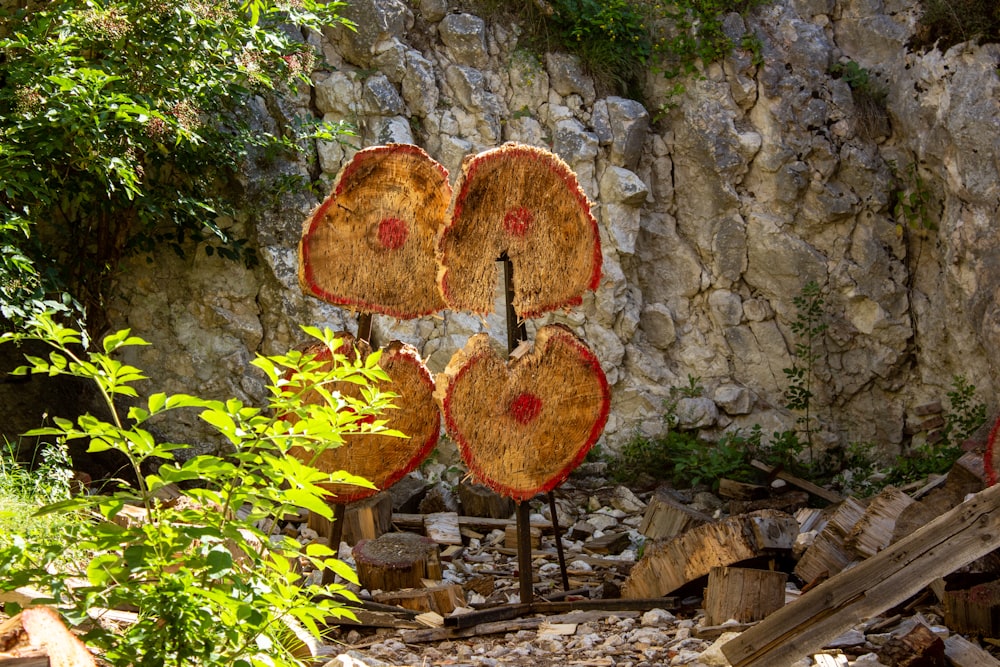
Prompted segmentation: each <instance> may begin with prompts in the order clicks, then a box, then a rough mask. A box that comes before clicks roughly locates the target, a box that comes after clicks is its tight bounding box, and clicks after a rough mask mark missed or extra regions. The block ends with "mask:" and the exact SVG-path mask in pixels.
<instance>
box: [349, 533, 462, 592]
mask: <svg viewBox="0 0 1000 667" xmlns="http://www.w3.org/2000/svg"><path fill="white" fill-rule="evenodd" d="M351 552H352V553H353V554H354V562H355V564H356V565H357V567H358V580H359V581H360V582H361V585H362V586H364V587H365V588H367V589H368V590H370V591H373V590H383V591H398V590H400V589H402V588H420V587H422V586H423V580H424V579H435V580H437V579H440V578H441V576H442V572H441V560H440V556H439V555H438V546H437V544H436V543H435V542H434V540H432V539H430V538H429V537H424V536H423V535H417V534H415V533H386V534H385V535H382V536H381V537H378V538H376V539H374V540H361V541H360V542H358V543H357V545H355V547H354V548H353V549H352V550H351Z"/></svg>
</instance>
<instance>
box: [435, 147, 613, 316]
mask: <svg viewBox="0 0 1000 667" xmlns="http://www.w3.org/2000/svg"><path fill="white" fill-rule="evenodd" d="M448 218H449V222H448V224H447V226H446V227H445V228H444V229H443V231H442V233H441V239H440V240H439V241H438V261H439V262H440V264H441V269H440V271H439V273H438V284H439V285H440V286H441V292H442V294H443V296H444V299H445V301H446V302H447V304H448V307H449V308H451V309H452V310H466V311H472V312H474V313H479V314H485V313H489V312H492V310H493V307H494V302H495V293H496V268H495V267H496V261H497V259H498V258H500V257H501V256H503V255H506V256H507V257H508V258H509V259H510V261H511V264H512V265H513V267H514V296H513V302H512V303H513V306H514V310H516V311H517V314H518V315H519V316H520V317H523V318H529V317H537V316H538V315H540V314H542V313H545V312H548V311H551V310H558V309H561V308H568V307H570V306H576V305H579V304H580V303H581V302H582V299H583V294H584V293H585V292H587V291H588V290H594V289H597V285H598V283H599V282H600V279H601V240H600V234H599V232H598V229H597V222H596V221H595V220H594V216H593V215H591V213H590V202H589V201H588V199H587V195H586V194H584V192H583V190H582V189H581V188H580V184H579V182H578V181H577V178H576V174H574V173H573V170H572V169H570V168H569V165H567V164H566V163H565V162H563V161H562V160H561V159H560V158H559V156H557V155H555V154H554V153H550V152H549V151H546V150H543V149H541V148H536V147H534V146H526V145H523V144H513V143H510V144H504V145H503V146H500V147H499V148H494V149H491V150H488V151H484V152H482V153H479V154H478V155H475V156H473V157H471V158H466V159H465V161H464V162H463V163H462V172H461V174H460V175H459V177H458V182H457V183H456V184H455V196H454V199H453V201H452V204H451V209H450V211H449V216H448Z"/></svg>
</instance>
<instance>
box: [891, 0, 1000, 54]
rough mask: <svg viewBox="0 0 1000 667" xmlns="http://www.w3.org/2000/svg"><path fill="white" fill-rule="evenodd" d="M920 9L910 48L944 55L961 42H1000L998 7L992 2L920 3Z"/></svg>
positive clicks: (948, 0)
mask: <svg viewBox="0 0 1000 667" xmlns="http://www.w3.org/2000/svg"><path fill="white" fill-rule="evenodd" d="M920 6H921V8H922V9H923V12H922V13H921V15H920V20H919V21H918V23H917V31H916V33H915V35H914V36H913V38H912V39H911V42H910V45H911V46H913V47H916V48H929V47H934V46H936V47H937V48H939V49H940V50H941V51H946V50H947V49H948V48H950V47H952V46H954V45H955V44H958V43H960V42H968V41H978V42H981V43H996V42H1000V5H998V4H997V3H996V2H995V0H921V2H920Z"/></svg>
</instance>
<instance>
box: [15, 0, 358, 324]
mask: <svg viewBox="0 0 1000 667" xmlns="http://www.w3.org/2000/svg"><path fill="white" fill-rule="evenodd" d="M15 4H17V5H28V7H27V8H25V7H21V8H18V9H16V10H9V9H6V7H7V6H9V3H8V4H5V5H4V6H3V7H0V52H2V53H3V57H2V58H0V174H3V182H2V185H0V297H2V303H0V315H2V316H3V318H5V319H7V320H9V321H11V320H12V321H14V322H15V323H16V321H17V320H19V319H21V318H24V317H25V316H26V315H27V314H28V313H29V312H31V310H32V309H35V308H37V307H38V306H37V304H35V302H37V301H38V300H39V299H43V298H45V297H46V295H50V294H52V293H56V292H59V291H62V290H68V291H69V293H70V294H72V296H73V297H75V298H76V299H77V300H78V301H79V302H80V303H81V304H82V308H83V309H85V310H86V311H87V316H88V318H89V319H90V321H91V330H94V331H98V330H101V329H102V324H103V321H102V316H103V308H104V298H105V296H107V293H108V289H109V286H110V285H111V284H112V281H113V280H114V278H115V275H116V269H117V267H118V264H119V261H120V260H121V258H122V257H123V256H126V255H127V254H129V253H136V252H138V253H147V252H150V251H152V250H153V249H154V248H156V247H160V246H162V247H171V248H174V249H175V250H176V251H178V252H182V248H183V247H184V246H185V245H186V244H187V242H189V241H191V240H192V239H193V240H195V241H199V242H202V243H203V245H204V248H205V252H206V253H209V254H214V255H219V256H222V257H225V258H228V259H232V260H239V261H244V262H251V263H252V262H253V261H254V259H255V255H254V253H253V251H252V249H251V248H250V246H249V242H248V241H247V240H246V239H245V238H242V237H241V234H240V233H239V232H237V231H235V227H234V226H233V224H232V218H233V216H234V214H235V211H236V208H237V205H238V204H242V205H245V204H246V197H247V194H248V193H245V192H241V193H240V194H235V193H236V189H235V188H233V187H232V186H231V183H229V181H231V180H232V179H234V176H235V175H236V174H237V173H238V172H239V170H240V168H241V167H242V166H243V165H244V163H245V161H246V160H247V159H249V158H250V157H251V156H252V155H265V154H267V153H268V152H269V151H270V152H271V153H274V152H275V151H297V150H299V146H300V144H299V141H300V140H301V139H302V138H304V137H306V136H312V135H316V134H322V135H323V136H332V133H336V132H337V131H339V130H340V129H341V128H340V127H339V126H334V125H329V126H326V125H317V126H309V125H308V123H307V122H306V121H305V120H302V121H301V122H300V121H293V122H292V123H289V126H288V127H287V128H284V129H283V130H282V132H283V133H282V134H280V135H279V136H272V135H270V134H268V133H267V132H264V131H260V130H259V129H256V128H254V127H253V126H252V125H251V119H250V118H249V116H248V114H247V113H246V110H247V108H248V107H250V106H252V104H253V100H254V98H255V96H257V95H265V96H271V97H272V98H273V97H281V96H285V95H290V94H292V91H293V90H294V88H295V87H296V86H299V85H307V84H308V83H309V78H308V75H309V72H310V71H311V69H312V64H313V62H314V60H315V58H316V54H315V53H314V50H313V48H312V47H311V46H308V45H307V44H305V43H304V42H303V41H301V40H300V39H295V38H293V37H292V34H293V33H292V32H290V31H288V30H287V29H286V28H287V27H288V26H289V25H292V24H298V25H303V26H313V27H317V28H319V27H320V26H321V25H325V24H333V23H335V22H338V21H340V19H339V18H338V17H337V15H336V11H337V9H338V8H339V7H340V6H342V4H343V3H339V2H331V3H328V4H326V3H322V2H318V1H317V0H297V1H296V2H287V3H277V2H272V1H271V0H247V1H246V2H240V1H239V0H223V1H221V2H207V1H206V0H196V1H193V2H183V3H182V2H173V1H171V0H155V1H153V2H146V1H144V0H107V1H106V2H101V3H98V2H92V1H87V2H80V1H78V0H57V1H55V2H46V3H15Z"/></svg>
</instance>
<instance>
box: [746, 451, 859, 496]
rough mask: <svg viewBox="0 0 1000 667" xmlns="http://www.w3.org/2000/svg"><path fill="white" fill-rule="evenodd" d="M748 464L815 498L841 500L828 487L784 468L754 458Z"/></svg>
mask: <svg viewBox="0 0 1000 667" xmlns="http://www.w3.org/2000/svg"><path fill="white" fill-rule="evenodd" d="M750 465H752V466H753V467H754V468H757V469H758V470H763V471H764V472H766V473H767V474H768V475H773V476H774V477H777V478H778V479H783V480H785V481H786V482H788V483H789V484H792V485H793V486H797V487H799V488H800V489H802V490H803V491H808V492H809V493H811V494H813V495H814V496H816V497H817V498H822V499H823V500H825V501H827V502H829V503H839V502H840V501H841V500H843V497H842V496H840V495H839V494H836V493H834V492H833V491H831V490H829V489H824V488H823V487H822V486H817V485H815V484H813V483H812V482H810V481H809V480H806V479H802V478H801V477H796V476H795V475H792V474H790V473H787V472H785V471H784V470H779V469H777V468H775V467H774V466H769V465H767V464H766V463H764V462H763V461H758V460H756V459H754V460H753V461H751V462H750Z"/></svg>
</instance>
